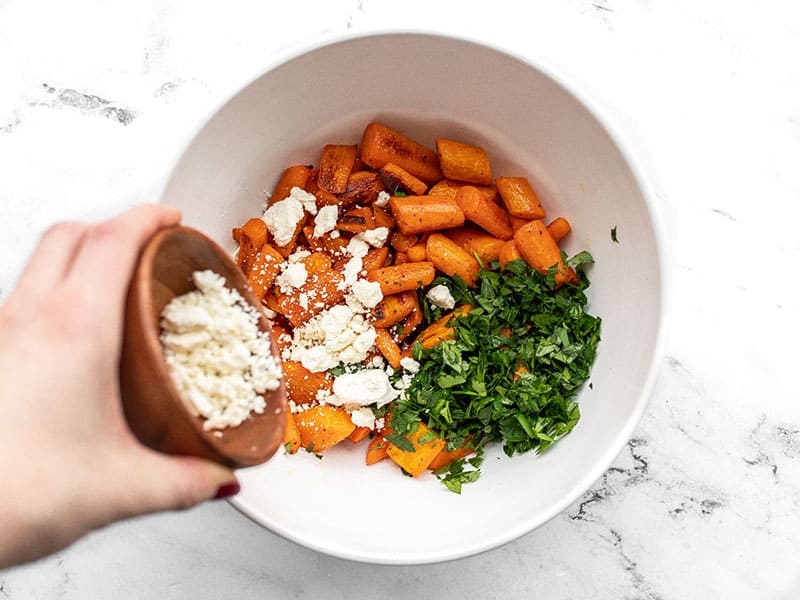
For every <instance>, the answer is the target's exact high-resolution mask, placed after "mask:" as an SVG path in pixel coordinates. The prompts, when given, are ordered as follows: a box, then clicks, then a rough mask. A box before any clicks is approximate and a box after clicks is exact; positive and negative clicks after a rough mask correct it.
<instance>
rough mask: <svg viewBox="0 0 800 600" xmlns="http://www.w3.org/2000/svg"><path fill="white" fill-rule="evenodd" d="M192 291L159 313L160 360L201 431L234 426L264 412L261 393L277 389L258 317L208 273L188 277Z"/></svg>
mask: <svg viewBox="0 0 800 600" xmlns="http://www.w3.org/2000/svg"><path fill="white" fill-rule="evenodd" d="M192 279H193V281H194V284H195V286H196V288H197V289H196V290H194V291H191V292H188V293H186V294H183V295H182V296H177V297H175V298H174V299H173V300H172V301H171V302H170V303H169V304H167V306H166V307H165V308H164V310H163V311H162V315H161V317H162V318H161V330H162V333H161V340H162V344H163V347H164V358H165V360H166V362H167V365H168V366H169V370H170V374H171V375H172V378H173V380H174V381H175V385H176V387H177V388H178V390H179V391H180V393H181V395H182V396H183V398H184V399H186V400H187V401H188V404H189V406H190V408H191V409H192V410H193V412H194V413H195V414H197V415H199V416H201V417H203V418H204V419H205V422H204V423H203V427H204V428H205V429H206V430H211V429H221V428H224V427H234V426H236V425H239V424H241V423H242V422H243V421H244V420H245V419H247V418H248V417H249V415H250V413H251V412H256V413H261V412H263V411H264V407H265V404H264V398H263V396H262V394H263V393H264V392H266V391H268V390H275V389H277V388H278V386H279V385H280V378H281V370H280V366H279V365H278V362H277V361H276V360H275V358H274V357H273V356H272V354H271V347H272V346H271V340H270V337H269V335H268V334H267V333H265V332H262V331H261V330H260V329H259V328H258V321H259V314H258V313H257V312H256V311H255V310H254V309H253V308H252V307H251V306H250V305H248V304H247V303H246V302H245V300H244V299H243V298H242V297H241V295H240V294H239V292H237V291H236V290H232V289H228V288H226V287H225V280H224V279H223V278H222V277H220V276H219V275H217V274H216V273H214V272H213V271H197V272H195V273H193V274H192Z"/></svg>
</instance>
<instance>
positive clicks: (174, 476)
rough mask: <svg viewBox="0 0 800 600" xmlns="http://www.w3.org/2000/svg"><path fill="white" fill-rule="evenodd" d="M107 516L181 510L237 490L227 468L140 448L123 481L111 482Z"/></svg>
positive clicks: (233, 477)
mask: <svg viewBox="0 0 800 600" xmlns="http://www.w3.org/2000/svg"><path fill="white" fill-rule="evenodd" d="M114 487H115V489H116V492H117V493H118V494H119V495H117V496H116V497H115V498H114V500H113V501H112V502H111V503H110V505H109V509H110V510H111V511H113V514H111V515H110V520H117V519H123V518H128V517H133V516H136V515H141V514H147V513H152V512H160V511H165V510H184V509H187V508H191V507H192V506H195V505H197V504H199V503H201V502H204V501H206V500H211V499H214V498H218V497H219V498H221V497H227V496H230V495H233V494H235V493H236V492H238V491H239V484H238V482H237V481H236V476H235V475H234V474H233V472H232V471H231V470H230V469H226V468H225V467H223V466H221V465H218V464H216V463H212V462H210V461H206V460H203V459H199V458H192V457H185V456H168V455H166V454H159V453H157V452H155V451H152V450H149V449H141V450H139V451H137V452H136V455H135V456H134V457H132V460H131V464H129V465H127V469H126V470H125V485H124V486H114Z"/></svg>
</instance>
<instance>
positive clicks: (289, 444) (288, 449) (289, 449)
mask: <svg viewBox="0 0 800 600" xmlns="http://www.w3.org/2000/svg"><path fill="white" fill-rule="evenodd" d="M283 448H284V450H286V454H291V453H292V442H286V444H284V446H283Z"/></svg>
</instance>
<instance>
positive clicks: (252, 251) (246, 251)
mask: <svg viewBox="0 0 800 600" xmlns="http://www.w3.org/2000/svg"><path fill="white" fill-rule="evenodd" d="M268 233H269V232H268V230H267V224H266V223H265V222H264V220H263V219H249V220H248V221H247V223H245V224H244V225H242V227H241V228H240V229H235V230H234V234H233V238H234V239H235V240H236V241H237V242H239V254H238V255H237V257H236V258H237V263H238V264H239V268H240V269H241V270H242V271H244V272H245V273H247V270H248V266H249V265H250V263H251V262H252V261H253V259H254V258H255V255H256V254H258V251H259V250H261V247H262V246H263V245H264V244H266V243H267V235H268Z"/></svg>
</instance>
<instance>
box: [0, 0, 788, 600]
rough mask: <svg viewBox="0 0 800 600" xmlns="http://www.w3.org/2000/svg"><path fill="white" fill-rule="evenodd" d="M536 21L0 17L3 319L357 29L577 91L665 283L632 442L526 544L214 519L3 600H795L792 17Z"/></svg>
mask: <svg viewBox="0 0 800 600" xmlns="http://www.w3.org/2000/svg"><path fill="white" fill-rule="evenodd" d="M270 4H271V3H270ZM525 4H526V5H527V8H526V9H525V10H524V12H523V11H522V9H521V6H522V5H523V3H522V2H519V3H517V2H510V1H505V0H495V1H494V2H491V3H485V2H474V1H466V0H462V1H459V2H451V1H443V2H422V1H419V0H409V1H407V2H404V3H389V2H380V1H379V0H365V1H363V2H358V1H356V0H330V1H328V2H319V3H316V2H311V1H308V0H305V1H296V2H292V3H289V2H284V3H280V5H277V4H276V5H275V6H269V5H268V3H261V2H247V1H245V0H233V1H228V2H189V1H187V0H183V1H180V0H166V1H163V2H155V1H150V2H147V1H144V2H108V1H103V0H72V1H70V2H56V1H54V0H49V1H39V0H20V1H14V0H0V298H2V297H3V296H4V295H5V294H7V293H8V291H9V290H10V289H11V287H12V286H13V283H14V281H15V279H16V277H17V275H18V273H19V271H20V269H21V267H22V265H23V264H24V260H25V258H26V256H27V255H28V253H29V252H30V250H31V249H32V247H33V244H34V241H35V239H36V237H37V236H38V235H39V234H40V233H41V232H42V231H43V229H44V228H45V227H46V226H47V225H49V224H50V223H52V222H54V221H56V220H60V219H67V218H68V219H85V218H99V217H101V216H107V215H111V214H113V213H116V212H118V211H119V210H120V209H122V208H124V207H126V206H128V205H131V204H134V203H136V202H140V201H143V200H146V199H149V198H152V195H153V194H154V191H155V190H156V189H158V183H159V182H160V181H161V177H162V176H163V169H164V165H165V164H166V161H167V160H168V157H169V156H171V154H172V152H174V150H175V148H176V144H178V143H179V141H180V140H181V139H182V136H183V135H185V133H186V132H187V131H188V130H189V128H190V127H191V126H192V124H193V123H194V122H195V121H196V119H197V118H198V117H199V116H200V115H202V114H204V113H205V111H207V110H208V109H209V108H210V107H211V106H213V105H214V102H215V101H216V99H217V98H219V97H220V95H222V94H225V93H227V92H228V91H230V87H231V86H232V85H235V84H237V83H239V82H240V81H242V79H243V78H245V77H246V76H248V75H250V74H254V73H256V72H257V71H258V70H259V67H260V65H262V64H263V63H264V62H265V61H266V59H267V58H268V57H269V56H270V55H271V54H273V53H274V52H276V51H278V50H279V49H281V48H284V47H285V46H287V45H290V44H295V43H298V42H302V41H304V40H310V39H313V38H314V37H315V36H318V35H320V34H323V33H325V32H331V31H341V30H344V29H347V28H358V29H373V28H385V27H391V26H401V27H424V28H426V29H432V30H437V31H444V32H456V33H461V34H465V35H468V36H470V37H473V38H477V39H485V40H488V41H490V42H492V43H494V44H500V45H502V46H505V47H507V48H509V49H511V50H514V51H516V52H519V53H521V54H524V55H528V56H531V57H535V58H541V59H544V60H546V61H548V62H549V63H552V64H554V65H557V66H558V67H559V68H560V69H563V71H564V72H565V73H567V74H568V75H569V76H570V77H572V78H574V79H577V80H579V81H581V82H583V84H584V85H586V86H587V87H588V88H590V89H591V90H593V94H594V97H595V98H597V99H598V100H599V101H600V102H601V103H602V104H604V105H605V106H607V107H608V110H610V111H612V112H613V113H614V114H616V115H617V117H616V118H617V119H618V121H619V124H620V125H621V126H622V127H623V128H624V130H625V131H627V132H628V135H630V136H631V137H634V138H636V139H638V140H639V143H640V144H643V145H642V148H643V150H647V151H648V152H649V156H650V162H651V164H652V168H653V175H654V176H655V177H657V180H658V181H657V183H658V185H659V188H660V190H661V196H662V199H663V201H664V202H665V203H668V206H669V207H670V208H669V210H668V217H670V220H671V229H672V232H673V233H672V235H671V238H672V242H673V244H674V258H673V262H674V266H675V270H674V298H673V318H672V327H671V333H670V339H669V343H668V348H667V356H666V357H665V358H664V360H663V362H662V364H661V368H660V374H659V378H658V382H657V385H656V389H655V391H654V393H653V395H652V397H651V401H650V405H649V408H648V410H647V413H646V415H645V417H644V419H643V421H642V423H641V424H640V426H639V427H638V429H637V431H636V433H635V436H634V438H633V439H632V440H631V441H630V443H629V444H628V446H627V448H626V450H625V451H624V452H623V453H622V454H621V455H620V456H619V457H618V458H617V460H616V461H615V463H614V465H613V466H612V468H611V469H609V470H608V472H607V473H606V474H605V475H604V476H603V478H602V479H601V480H600V481H598V482H596V483H595V484H594V485H593V486H592V488H591V489H590V490H589V491H588V492H587V493H586V495H585V496H584V497H583V498H582V499H581V500H580V501H579V502H577V503H575V505H573V506H572V507H570V508H569V510H567V511H566V512H565V513H563V514H562V515H560V516H558V517H556V518H555V519H553V520H552V521H551V522H549V523H548V524H547V525H545V526H544V527H542V528H540V529H539V530H537V531H535V532H533V533H531V534H529V535H527V536H525V537H523V538H522V539H519V540H517V541H515V542H513V543H510V544H508V545H506V546H504V547H502V548H499V549H497V550H494V551H492V552H488V553H486V554H483V555H481V556H477V557H473V558H469V559H465V560H461V561H457V562H454V563H449V564H442V565H432V566H424V567H403V568H390V567H373V566H368V565H361V564H354V563H348V562H345V561H341V560H338V559H335V558H331V557H328V556H324V555H320V554H317V553H315V552H313V551H310V550H306V549H304V548H301V547H298V546H295V545H294V544H293V543H290V542H287V541H284V540H282V539H280V538H277V537H276V536H274V535H272V534H270V533H268V532H267V531H264V530H262V529H260V528H258V527H256V526H254V525H252V524H251V523H250V522H249V521H248V520H247V519H246V518H244V517H243V516H241V515H240V514H239V513H237V512H236V511H235V510H234V509H233V508H231V507H230V506H229V505H228V504H226V503H224V502H223V503H216V504H211V505H206V506H203V507H200V508H197V509H195V510H192V511H189V512H186V513H181V514H166V515H160V516H154V517H147V518H142V519H139V520H136V521H133V522H128V523H122V524H118V525H116V526H113V527H110V528H108V529H107V530H104V531H101V532H98V533H95V534H93V535H91V536H89V537H88V538H86V539H84V540H82V541H81V542H79V543H78V544H76V545H75V546H73V547H71V548H69V549H67V550H65V551H63V552H60V553H58V554H56V555H54V556H52V557H49V558H47V559H44V560H42V561H40V562H38V563H36V564H32V565H27V566H23V567H19V568H15V569H10V570H6V571H0V598H10V599H13V600H19V599H23V598H110V597H113V598H207V597H208V598H210V597H220V598H234V597H240V598H254V597H270V598H356V597H364V598H374V597H383V598H407V597H408V598H410V597H426V598H451V597H452V598H463V597H487V598H495V597H497V598H500V597H502V598H522V597H534V596H535V597H542V598H584V597H589V596H591V597H594V598H603V599H605V598H609V599H612V598H613V599H618V598H637V599H656V598H658V599H664V600H666V599H672V598H726V599H730V598H747V599H754V598H759V599H760V598H787V599H788V598H797V597H800V461H799V460H798V457H800V406H798V404H800V396H799V395H798V393H797V391H796V385H795V383H794V381H793V379H794V377H795V375H796V374H797V372H798V366H797V365H798V358H800V353H799V352H798V350H797V343H796V341H795V340H796V338H797V335H798V333H800V316H799V315H800V300H798V294H796V288H797V285H796V283H795V281H796V275H795V271H796V269H797V267H796V264H797V261H798V259H800V235H798V233H797V231H798V227H797V223H798V219H799V218H800V168H798V166H799V164H800V67H799V66H798V62H799V61H798V57H800V9H798V8H797V2H796V0H773V1H771V2H757V1H755V0H750V1H745V0H732V1H724V0H695V1H691V2H690V1H683V2H680V1H677V0H674V1H662V0H638V1H634V0H595V1H590V0H564V1H561V2H545V1H534V2H529V3H525ZM289 5H291V6H289ZM0 335H2V332H0ZM6 485H13V482H11V481H6ZM31 493H35V490H31ZM0 535H2V532H0Z"/></svg>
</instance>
